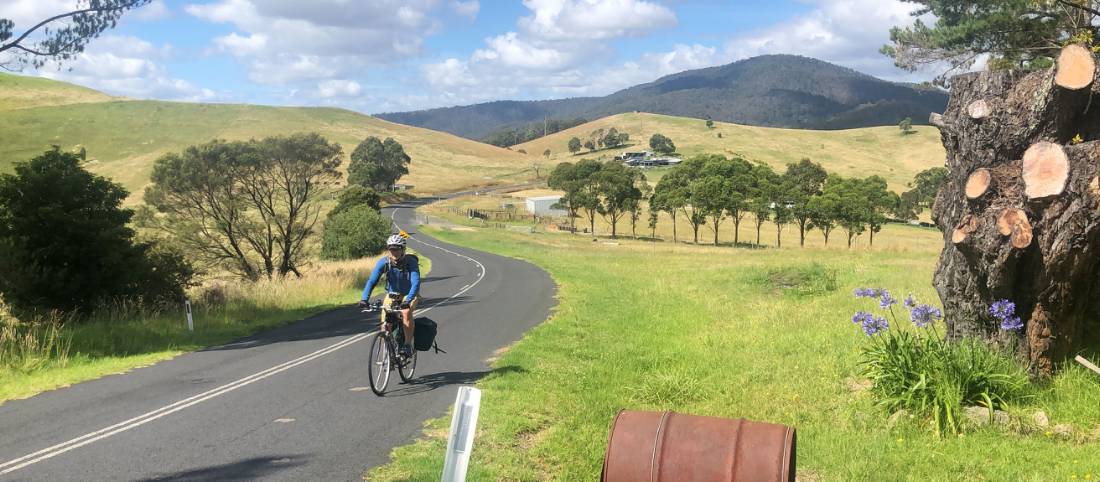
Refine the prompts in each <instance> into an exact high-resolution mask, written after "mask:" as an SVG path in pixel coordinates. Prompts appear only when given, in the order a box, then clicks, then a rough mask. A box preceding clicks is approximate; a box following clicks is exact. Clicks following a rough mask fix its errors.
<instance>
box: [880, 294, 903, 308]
mask: <svg viewBox="0 0 1100 482" xmlns="http://www.w3.org/2000/svg"><path fill="white" fill-rule="evenodd" d="M896 304H898V299H897V298H894V297H893V296H890V292H889V291H886V290H882V293H881V294H879V299H878V305H879V307H881V308H883V309H886V308H889V307H891V306H894V305H896Z"/></svg>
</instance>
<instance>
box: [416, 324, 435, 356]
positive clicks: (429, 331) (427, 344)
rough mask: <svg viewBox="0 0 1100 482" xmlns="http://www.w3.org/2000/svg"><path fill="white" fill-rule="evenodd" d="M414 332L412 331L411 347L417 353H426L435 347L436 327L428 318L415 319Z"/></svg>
mask: <svg viewBox="0 0 1100 482" xmlns="http://www.w3.org/2000/svg"><path fill="white" fill-rule="evenodd" d="M414 323H416V330H415V331H413V346H415V347H416V349H417V351H428V350H431V349H432V346H433V345H435V333H436V331H437V329H438V326H437V325H436V323H435V322H434V321H432V320H431V319H430V318H417V319H416V320H415V321H414Z"/></svg>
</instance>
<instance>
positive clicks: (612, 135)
mask: <svg viewBox="0 0 1100 482" xmlns="http://www.w3.org/2000/svg"><path fill="white" fill-rule="evenodd" d="M623 136H626V138H624V137H623ZM629 137H630V136H628V135H627V134H625V133H623V134H619V130H618V129H616V128H614V127H612V128H611V129H609V130H608V131H607V134H606V135H604V137H603V145H604V147H606V148H608V149H614V148H616V147H619V146H621V145H623V144H624V143H626V139H628V138H629Z"/></svg>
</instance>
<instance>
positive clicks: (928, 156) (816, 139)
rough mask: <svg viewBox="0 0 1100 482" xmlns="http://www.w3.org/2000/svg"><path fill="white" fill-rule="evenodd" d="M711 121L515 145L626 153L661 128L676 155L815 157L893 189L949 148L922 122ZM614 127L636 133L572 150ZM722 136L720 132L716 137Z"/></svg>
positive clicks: (563, 157)
mask: <svg viewBox="0 0 1100 482" xmlns="http://www.w3.org/2000/svg"><path fill="white" fill-rule="evenodd" d="M704 122H705V121H702V120H699V119H690V118H686V117H674V116H667V115H659V114H646V113H629V114H618V115H613V116H610V117H605V118H602V119H597V120H595V121H592V122H589V123H587V124H582V125H580V126H577V127H574V128H572V129H566V130H564V131H561V132H557V133H555V134H551V135H549V136H546V137H543V138H539V139H535V140H533V141H530V142H527V143H524V144H520V145H518V146H515V147H513V149H525V150H526V151H527V152H540V153H541V152H543V151H544V150H546V149H550V151H551V153H552V154H551V157H550V160H551V161H554V162H555V163H556V162H562V161H576V160H578V159H581V158H585V157H591V158H607V159H610V158H611V157H614V156H616V155H619V154H621V153H622V152H624V151H643V150H649V138H650V136H652V135H653V134H654V133H661V134H664V135H666V136H668V137H669V138H671V139H672V141H673V142H674V143H675V144H676V148H677V151H678V153H677V154H678V155H680V156H683V157H685V158H686V157H690V156H694V155H697V154H725V155H727V156H735V155H736V156H742V157H744V158H745V159H748V160H751V161H762V162H765V163H767V164H769V165H771V166H772V167H773V168H774V169H777V170H780V171H782V170H783V169H785V168H786V165H787V164H788V163H792V162H798V161H799V160H801V159H802V158H810V159H812V160H813V161H814V162H819V163H821V165H823V166H825V169H828V170H829V172H835V173H837V174H840V175H842V176H859V177H866V176H870V175H872V174H877V175H880V176H882V177H883V178H885V179H886V180H887V182H889V184H890V188H891V189H893V190H895V191H898V192H901V191H905V190H907V189H908V188H906V184H907V183H909V182H911V181H912V180H913V176H915V175H916V174H917V173H918V172H920V171H922V170H924V169H928V168H931V167H937V166H943V163H944V159H945V158H946V156H947V154H946V152H945V151H944V149H943V145H942V143H941V141H940V135H939V131H937V130H936V129H935V128H934V127H927V126H916V127H914V133H913V134H911V135H908V136H904V137H903V136H902V135H901V134H900V131H899V130H898V128H897V127H872V128H866V129H850V130H840V131H812V130H798V129H778V128H770V127H752V126H744V125H738V124H728V123H724V122H716V123H715V124H714V125H715V127H714V129H707V127H706V125H705V123H704ZM612 127H614V128H616V129H618V130H619V131H620V132H626V133H628V134H630V144H632V145H630V146H628V147H625V148H620V149H607V150H601V151H597V152H594V153H591V154H588V153H586V152H585V151H584V150H582V151H581V152H580V153H579V154H578V155H576V156H573V155H572V154H570V153H569V148H568V144H569V139H571V138H572V137H574V136H576V137H579V138H581V139H582V140H584V139H586V138H587V136H588V134H589V133H591V132H592V131H593V130H596V129H600V128H603V129H610V128H612ZM718 134H721V135H722V137H720V138H719V137H718ZM663 172H665V171H662V170H660V169H654V170H647V171H646V175H647V177H651V178H652V179H651V180H654V181H655V180H656V179H659V178H660V177H661V176H662V175H663Z"/></svg>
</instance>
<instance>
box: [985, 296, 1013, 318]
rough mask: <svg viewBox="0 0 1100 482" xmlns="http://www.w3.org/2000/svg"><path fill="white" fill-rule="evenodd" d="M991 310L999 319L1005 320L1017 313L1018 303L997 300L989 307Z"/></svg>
mask: <svg viewBox="0 0 1100 482" xmlns="http://www.w3.org/2000/svg"><path fill="white" fill-rule="evenodd" d="M989 312H990V313H991V314H992V315H993V316H994V317H996V318H997V319H998V320H1001V321H1004V320H1006V319H1008V318H1011V317H1012V316H1013V315H1015V314H1016V303H1013V302H1011V301H1009V300H997V301H994V302H993V305H992V306H990V307H989Z"/></svg>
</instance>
